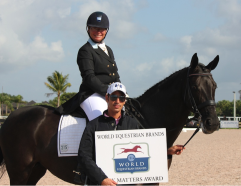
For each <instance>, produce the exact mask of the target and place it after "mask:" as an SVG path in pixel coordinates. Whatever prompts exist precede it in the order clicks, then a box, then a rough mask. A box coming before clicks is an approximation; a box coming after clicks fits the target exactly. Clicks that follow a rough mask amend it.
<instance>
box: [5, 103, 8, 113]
mask: <svg viewBox="0 0 241 186" xmlns="http://www.w3.org/2000/svg"><path fill="white" fill-rule="evenodd" d="M5 108H6V111H5V114H6V115H7V114H8V106H7V105H6V107H5Z"/></svg>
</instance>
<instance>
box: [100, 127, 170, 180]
mask: <svg viewBox="0 0 241 186" xmlns="http://www.w3.org/2000/svg"><path fill="white" fill-rule="evenodd" d="M95 142H96V163H97V165H98V166H99V167H100V168H101V169H102V170H103V171H104V172H105V174H106V175H107V176H108V178H111V179H113V180H114V181H116V182H117V183H118V184H137V183H159V182H168V169H167V146H166V129H164V128H157V129H142V130H117V131H98V132H95Z"/></svg>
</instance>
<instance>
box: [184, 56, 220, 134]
mask: <svg viewBox="0 0 241 186" xmlns="http://www.w3.org/2000/svg"><path fill="white" fill-rule="evenodd" d="M218 61H219V56H216V57H215V58H214V60H213V61H211V62H210V63H209V64H208V65H207V66H205V65H203V64H201V63H198V57H197V54H194V55H193V57H192V60H191V64H190V71H189V77H188V78H189V87H190V89H189V90H190V92H191V94H192V96H193V99H194V102H195V103H196V106H197V108H198V110H199V111H200V113H201V115H202V130H203V132H204V133H205V134H211V133H213V132H214V131H215V130H217V129H218V127H219V120H218V117H217V114H216V107H215V102H214V100H215V90H216V88H217V85H216V83H215V81H214V80H213V77H212V75H211V73H210V72H211V71H212V70H214V69H215V68H216V66H217V64H218ZM187 92H188V90H187ZM186 96H187V95H186ZM188 96H189V100H191V99H192V98H190V97H191V95H190V94H189V95H188ZM189 104H191V101H189Z"/></svg>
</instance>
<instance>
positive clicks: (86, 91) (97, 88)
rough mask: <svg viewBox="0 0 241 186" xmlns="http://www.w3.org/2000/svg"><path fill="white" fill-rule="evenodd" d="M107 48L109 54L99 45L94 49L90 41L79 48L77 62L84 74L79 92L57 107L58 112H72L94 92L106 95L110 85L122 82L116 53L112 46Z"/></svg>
mask: <svg viewBox="0 0 241 186" xmlns="http://www.w3.org/2000/svg"><path fill="white" fill-rule="evenodd" d="M106 48H107V50H108V54H109V56H108V55H107V54H106V53H105V52H104V51H103V50H102V49H101V48H99V47H98V48H97V49H94V48H93V47H92V46H91V44H90V43H89V42H87V43H86V44H85V45H83V46H82V47H81V48H80V49H79V52H78V56H77V64H78V66H79V70H80V73H81V76H82V83H81V85H80V88H79V93H77V94H76V95H75V96H74V97H73V98H71V99H70V100H69V101H67V102H66V103H64V104H63V105H61V106H60V107H59V108H57V109H56V111H57V112H58V113H60V114H70V113H72V112H73V111H74V110H75V109H77V108H78V107H80V103H82V102H83V101H84V100H85V99H87V98H88V97H89V96H90V95H92V94H93V93H99V94H100V95H103V96H104V95H105V94H106V92H107V89H108V85H110V84H111V83H113V82H120V76H119V74H118V68H117V65H116V62H115V58H114V54H113V52H112V50H111V48H110V47H108V46H106Z"/></svg>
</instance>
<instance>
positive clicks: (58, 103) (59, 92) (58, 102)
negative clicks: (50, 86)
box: [57, 92, 60, 107]
mask: <svg viewBox="0 0 241 186" xmlns="http://www.w3.org/2000/svg"><path fill="white" fill-rule="evenodd" d="M59 104H60V92H58V105H57V107H59Z"/></svg>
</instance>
